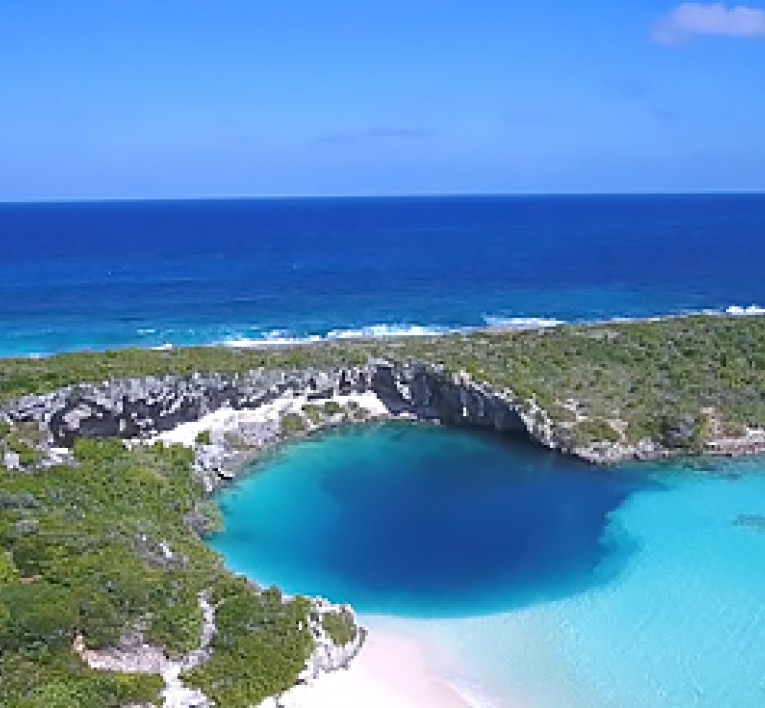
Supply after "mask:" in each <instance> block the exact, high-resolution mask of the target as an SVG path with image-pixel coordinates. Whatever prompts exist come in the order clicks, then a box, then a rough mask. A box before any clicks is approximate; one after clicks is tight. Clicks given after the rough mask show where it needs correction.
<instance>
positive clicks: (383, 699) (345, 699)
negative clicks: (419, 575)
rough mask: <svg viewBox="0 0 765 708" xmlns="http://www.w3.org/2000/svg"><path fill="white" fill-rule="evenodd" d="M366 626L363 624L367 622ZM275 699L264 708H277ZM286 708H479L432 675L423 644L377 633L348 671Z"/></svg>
mask: <svg viewBox="0 0 765 708" xmlns="http://www.w3.org/2000/svg"><path fill="white" fill-rule="evenodd" d="M362 623H363V619H362ZM276 705H277V704H276V703H275V702H274V701H273V699H271V700H269V701H267V702H265V703H264V704H262V708H274V706H276ZM278 705H280V706H283V707H284V708H360V707H361V706H363V708H393V707H394V706H395V708H477V706H478V705H479V704H477V703H474V702H472V701H469V700H467V699H466V698H464V697H463V696H461V695H460V694H459V693H458V692H457V691H456V690H455V689H454V688H452V687H451V686H450V685H449V683H448V682H447V681H446V680H445V679H444V678H442V677H440V676H439V675H438V674H436V673H435V672H434V670H433V667H432V666H431V665H430V664H429V662H428V660H427V657H426V652H425V650H424V648H423V646H422V645H421V644H419V643H418V642H417V641H416V640H414V639H411V638H409V637H407V636H405V635H401V634H397V633H395V634H394V633H393V632H391V631H388V630H385V629H380V628H378V627H373V628H372V629H371V631H370V632H369V635H368V637H367V640H366V643H365V644H364V647H363V649H362V650H361V652H360V654H359V655H358V657H356V659H355V660H354V661H353V662H352V663H351V665H350V667H349V668H348V669H344V670H340V671H336V672H334V673H332V674H323V675H322V676H320V677H319V678H318V679H316V680H315V681H313V682H311V683H310V684H309V685H302V686H296V687H295V688H293V689H292V690H290V691H288V692H287V693H286V694H285V695H284V696H282V697H281V699H280V700H279V703H278Z"/></svg>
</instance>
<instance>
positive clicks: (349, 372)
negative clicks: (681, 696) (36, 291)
mask: <svg viewBox="0 0 765 708" xmlns="http://www.w3.org/2000/svg"><path fill="white" fill-rule="evenodd" d="M365 392H373V393H375V394H376V395H377V397H378V398H379V399H380V401H381V402H382V403H383V404H384V405H385V407H386V409H387V410H388V411H389V412H390V414H391V415H392V416H405V417H410V418H416V419H418V420H424V421H434V422H441V423H445V424H449V425H469V426H480V427H485V428H491V429H494V430H497V431H500V432H506V431H515V432H524V431H528V430H529V421H527V420H526V419H525V418H524V413H523V405H522V402H520V401H518V400H517V399H515V398H514V397H513V396H512V395H511V394H508V393H506V392H498V391H494V390H493V389H492V388H491V387H488V386H484V385H480V384H477V383H475V382H473V381H471V380H470V379H469V377H467V375H465V374H459V375H450V374H447V373H446V372H444V371H442V370H440V369H438V368H436V367H432V366H429V365H425V364H420V363H413V364H406V365H399V364H391V363H388V362H372V363H370V364H368V365H366V366H361V367H355V368H349V369H340V370H336V371H330V372H322V371H313V370H305V371H289V372H287V371H270V370H258V371H252V372H250V373H248V374H245V375H222V374H209V375H204V374H194V375H192V376H188V377H177V376H166V377H163V378H151V377H150V378H145V379H125V380H115V381H108V382H104V383H102V384H96V385H94V384H83V385H80V386H73V387H69V388H64V389H60V390H58V391H54V392H53V393H49V394H44V395H40V396H26V397H24V398H22V399H20V400H18V401H17V402H15V403H14V404H12V405H10V406H8V407H7V408H6V409H5V410H4V414H5V416H6V417H7V418H8V419H9V420H11V421H13V422H17V423H34V424H36V425H38V426H39V427H40V429H41V430H43V431H44V432H45V433H46V434H47V436H48V442H49V444H50V445H52V446H54V447H70V446H71V445H72V443H73V442H74V440H76V439H77V438H80V437H86V438H87V437H120V438H123V439H136V438H139V439H140V438H150V437H153V436H156V435H157V434H159V433H162V432H163V431H168V430H171V429H173V428H174V427H176V426H178V425H180V424H182V423H188V422H191V421H196V420H199V419H200V418H202V417H203V416H205V415H207V414H209V413H212V412H214V411H216V410H219V409H220V408H223V407H227V408H231V409H233V410H242V409H256V408H259V407H261V406H264V405H266V404H268V403H271V402H273V401H276V400H279V399H282V398H290V397H298V396H300V397H305V398H306V400H308V401H317V402H321V401H322V400H328V399H330V398H332V397H333V396H335V395H348V394H351V393H365Z"/></svg>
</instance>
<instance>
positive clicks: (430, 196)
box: [0, 188, 765, 206]
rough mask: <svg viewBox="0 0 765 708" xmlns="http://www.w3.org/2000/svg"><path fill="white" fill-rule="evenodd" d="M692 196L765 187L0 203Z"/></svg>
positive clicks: (68, 200)
mask: <svg viewBox="0 0 765 708" xmlns="http://www.w3.org/2000/svg"><path fill="white" fill-rule="evenodd" d="M694 196H731V197H734V196H765V188H753V189H703V190H676V191H658V192H652V191H615V192H597V191H581V192H577V191H571V192H563V191H561V192H533V191H530V192H381V193H370V194H230V195H225V194H224V195H194V196H183V197H83V198H79V197H62V198H50V199H10V200H6V199H0V206H12V205H21V204H28V205H34V204H39V205H43V204H115V203H138V202H144V203H145V202H153V203H168V202H218V201H219V202H234V201H291V200H295V201H297V200H314V201H332V200H340V199H343V200H367V199H370V200H371V199H391V200H394V199H402V200H403V199H439V198H440V199H455V198H464V199H476V198H479V199H480V198H485V199H496V198H505V199H513V198H517V199H528V198H541V199H544V198H550V197H559V198H572V197H573V198H576V197H694Z"/></svg>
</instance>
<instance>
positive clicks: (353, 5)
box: [0, 0, 765, 201]
mask: <svg viewBox="0 0 765 708" xmlns="http://www.w3.org/2000/svg"><path fill="white" fill-rule="evenodd" d="M763 126H765V1H761V0H756V1H755V2H750V3H749V4H748V5H747V6H745V7H739V8H738V9H734V8H733V6H731V5H728V6H725V5H718V4H715V3H713V4H703V3H702V4H688V5H684V6H681V5H680V4H679V3H677V2H672V1H671V0H670V1H665V0H618V1H613V0H608V1H607V0H600V1H598V2H595V0H580V1H579V2H576V3H572V2H567V1H564V0H556V1H553V0H535V1H534V2H526V3H520V2H511V1H510V0H473V1H472V2H464V1H463V2H456V0H386V1H385V2H383V1H382V0H380V1H378V2H374V1H368V2H365V1H364V0H359V1H357V2H349V1H348V0H346V1H345V2H339V1H337V0H322V1H321V2H317V0H281V1H279V2H274V1H273V0H271V1H270V2H267V1H266V0H110V1H109V2H105V1H104V0H66V2H59V1H57V0H49V1H47V2H43V1H41V0H23V2H16V1H11V0H6V1H5V2H2V3H1V4H0V200H5V201H11V200H35V199H92V198H176V197H194V196H224V195H293V194H298V195H302V194H306V195H331V194H422V193H444V192H464V193H485V192H489V193H505V192H513V193H516V192H521V193H524V192H625V191H626V192H631V191H639V192H645V191H648V192H660V191H696V190H765V128H764V127H763Z"/></svg>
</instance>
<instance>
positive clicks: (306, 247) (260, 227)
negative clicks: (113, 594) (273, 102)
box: [0, 195, 765, 355]
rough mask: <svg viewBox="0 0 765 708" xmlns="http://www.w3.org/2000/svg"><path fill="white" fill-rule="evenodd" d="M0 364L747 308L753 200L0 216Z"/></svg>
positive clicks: (199, 206) (486, 200) (761, 235)
mask: <svg viewBox="0 0 765 708" xmlns="http://www.w3.org/2000/svg"><path fill="white" fill-rule="evenodd" d="M0 242H1V243H2V257H1V259H0V355H9V354H20V355H27V354H41V353H50V352H58V351H66V350H78V349H85V348H90V349H104V348H115V347H127V346H163V345H168V344H170V345H182V344H209V343H216V342H229V343H231V342H239V343H247V342H251V341H256V342H257V341H262V340H266V341H279V340H283V339H294V338H307V337H325V336H331V337H341V336H353V335H358V334H363V333H365V334H382V333H387V332H392V331H393V332H396V331H398V332H417V331H445V330H450V329H455V328H464V327H478V326H486V325H495V324H504V325H508V324H509V325H512V326H518V325H522V324H523V323H524V322H525V321H526V320H527V319H536V318H540V319H545V320H564V321H570V320H591V319H606V318H612V317H644V316H653V315H664V314H675V313H682V312H687V311H697V310H705V309H715V310H724V309H726V308H728V307H729V306H731V305H735V306H741V307H748V306H750V305H765V278H762V272H763V265H762V264H763V263H765V196H762V195H760V196H757V195H752V196H662V197H650V196H640V197H616V196H612V197H459V198H451V197H450V198H447V197H443V198H399V199H284V200H243V201H191V202H123V203H71V204H19V205H13V204H4V205H0Z"/></svg>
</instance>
